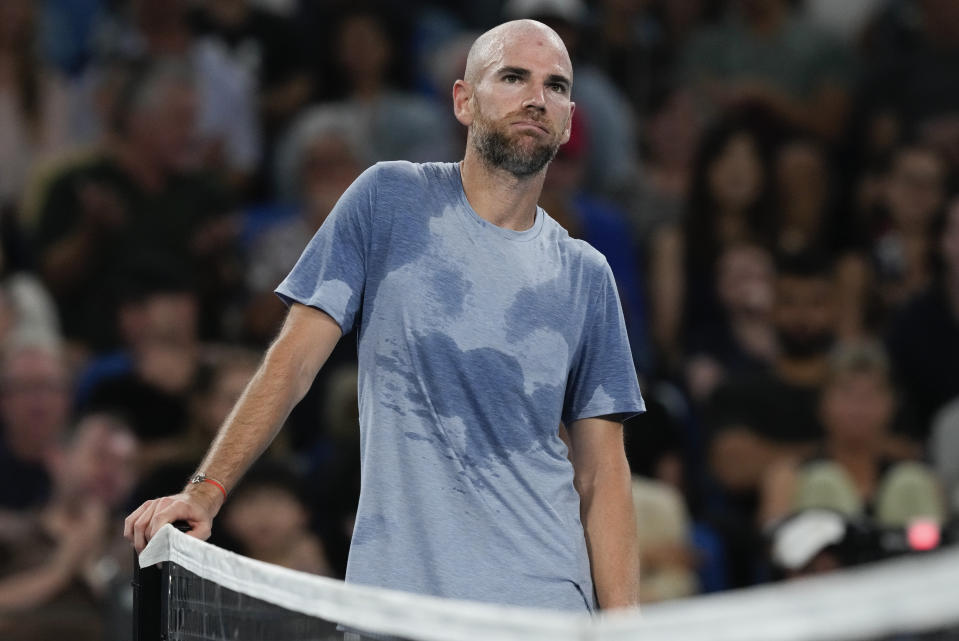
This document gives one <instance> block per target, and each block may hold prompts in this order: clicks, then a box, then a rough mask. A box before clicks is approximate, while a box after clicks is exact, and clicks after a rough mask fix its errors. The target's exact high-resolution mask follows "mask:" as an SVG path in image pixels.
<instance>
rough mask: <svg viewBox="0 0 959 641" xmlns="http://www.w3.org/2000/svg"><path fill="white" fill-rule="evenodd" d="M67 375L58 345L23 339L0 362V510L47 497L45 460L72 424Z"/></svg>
mask: <svg viewBox="0 0 959 641" xmlns="http://www.w3.org/2000/svg"><path fill="white" fill-rule="evenodd" d="M70 409H71V403H70V376H69V374H68V371H67V366H66V362H65V361H64V357H63V354H62V352H61V350H60V349H59V348H58V346H57V345H56V344H55V343H53V342H51V341H50V340H49V339H46V340H38V339H37V338H36V337H30V338H27V337H23V340H19V341H16V342H14V343H11V344H8V345H7V346H6V349H5V350H4V352H3V359H2V361H0V419H2V422H3V439H2V441H0V508H5V509H13V510H24V509H28V508H34V507H37V506H38V505H41V504H42V503H43V502H44V501H46V500H47V499H48V498H49V494H50V490H51V479H50V477H49V474H48V472H47V468H46V465H45V460H46V456H47V454H48V453H49V452H50V450H51V449H52V448H53V447H54V446H55V445H56V444H57V443H58V441H59V440H60V438H61V437H62V436H63V435H64V433H65V431H66V427H67V424H68V422H69V420H70Z"/></svg>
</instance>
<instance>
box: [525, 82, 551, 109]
mask: <svg viewBox="0 0 959 641" xmlns="http://www.w3.org/2000/svg"><path fill="white" fill-rule="evenodd" d="M523 107H525V108H532V109H539V110H540V111H545V110H546V92H545V91H544V88H543V87H542V86H536V85H533V84H532V83H531V84H530V89H529V90H528V92H527V94H526V97H525V98H524V100H523Z"/></svg>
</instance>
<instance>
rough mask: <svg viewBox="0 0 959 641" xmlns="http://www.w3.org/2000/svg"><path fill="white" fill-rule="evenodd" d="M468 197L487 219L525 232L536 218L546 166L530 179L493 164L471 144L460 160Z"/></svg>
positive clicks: (499, 225)
mask: <svg viewBox="0 0 959 641" xmlns="http://www.w3.org/2000/svg"><path fill="white" fill-rule="evenodd" d="M460 175H461V176H462V179H463V191H465V192H466V199H467V200H468V201H469V203H470V205H472V207H473V209H474V210H475V211H476V213H477V214H479V216H480V217H481V218H483V219H484V220H486V221H488V222H490V223H492V224H494V225H496V226H497V227H503V228H505V229H511V230H513V231H525V230H527V229H529V228H530V227H532V226H533V223H534V222H535V221H536V203H537V202H538V201H539V196H540V193H541V192H542V191H543V180H544V179H545V178H546V168H545V167H544V168H543V169H542V170H541V171H540V172H538V173H536V174H533V175H532V176H529V177H527V178H517V177H516V176H514V175H513V174H511V173H509V172H508V171H504V170H502V169H498V168H494V167H490V166H489V165H487V164H486V162H484V161H483V159H482V158H480V156H479V154H478V152H476V151H475V150H474V149H473V148H472V146H471V145H469V143H467V148H466V157H465V158H464V159H463V162H462V163H460Z"/></svg>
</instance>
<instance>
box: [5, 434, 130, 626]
mask: <svg viewBox="0 0 959 641" xmlns="http://www.w3.org/2000/svg"><path fill="white" fill-rule="evenodd" d="M136 448H137V443H136V439H135V438H134V437H133V435H132V433H131V432H130V431H129V429H128V428H127V427H126V425H124V424H123V423H122V422H120V421H118V420H117V419H116V418H114V417H111V416H107V415H91V416H88V417H86V418H84V419H83V420H81V421H80V422H79V423H78V424H77V426H76V428H75V429H74V430H73V431H72V433H71V434H70V435H69V436H67V437H66V438H65V441H64V442H63V443H62V444H60V443H58V445H57V447H56V448H54V449H52V450H51V451H49V452H47V455H46V462H47V465H48V466H49V469H50V472H51V476H52V477H53V479H54V491H53V494H52V495H51V496H50V498H49V500H47V501H45V502H44V503H43V505H42V506H38V508H39V509H38V510H37V511H35V512H32V513H30V514H28V515H26V516H24V518H23V520H22V521H21V522H20V523H19V526H18V527H16V528H9V527H8V528H7V529H4V530H2V531H0V635H2V636H3V638H4V639H6V640H8V641H35V640H36V639H77V640H80V639H83V640H90V641H100V640H102V639H103V638H105V636H106V633H107V630H108V628H109V627H110V621H109V619H108V616H107V613H108V612H109V611H110V609H111V604H110V602H109V600H110V598H111V596H113V595H116V594H117V593H116V592H115V591H114V588H115V587H116V585H117V584H120V585H128V584H129V581H130V579H131V578H132V572H133V568H132V559H131V556H130V550H129V544H125V542H124V540H123V538H122V537H121V536H120V532H121V530H122V526H121V523H120V520H119V519H120V515H121V510H122V509H124V508H126V501H127V498H128V493H129V491H130V489H131V488H132V486H133V482H134V479H135V478H136V454H137V449H136ZM128 622H129V618H128ZM127 630H129V628H127Z"/></svg>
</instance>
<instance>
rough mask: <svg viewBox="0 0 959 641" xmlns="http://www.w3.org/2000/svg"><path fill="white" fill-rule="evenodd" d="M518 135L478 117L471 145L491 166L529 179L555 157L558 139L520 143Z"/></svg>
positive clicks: (521, 141)
mask: <svg viewBox="0 0 959 641" xmlns="http://www.w3.org/2000/svg"><path fill="white" fill-rule="evenodd" d="M521 137H528V136H526V134H517V135H516V137H512V138H511V137H510V136H509V134H507V133H506V132H505V131H502V130H500V129H499V128H497V127H496V126H495V125H494V124H492V123H490V121H488V120H486V119H485V118H482V117H480V118H477V119H476V121H475V122H474V126H473V146H474V147H475V148H476V151H478V152H479V155H480V157H481V158H482V159H483V160H484V161H485V162H486V163H487V164H488V165H489V166H491V167H495V168H497V169H502V170H503V171H507V172H509V173H511V174H512V175H514V176H516V177H517V178H528V177H529V176H532V175H533V174H535V173H538V172H539V171H540V170H542V169H543V167H545V166H546V165H547V164H549V162H550V161H551V160H552V159H553V158H554V157H555V156H556V152H557V150H558V149H559V142H556V141H550V142H543V143H537V142H536V141H535V140H534V139H532V138H531V137H530V142H532V143H533V144H523V143H524V142H525V141H523V140H521Z"/></svg>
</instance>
